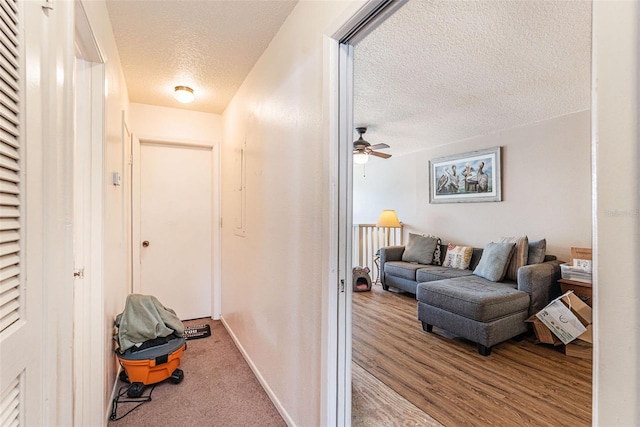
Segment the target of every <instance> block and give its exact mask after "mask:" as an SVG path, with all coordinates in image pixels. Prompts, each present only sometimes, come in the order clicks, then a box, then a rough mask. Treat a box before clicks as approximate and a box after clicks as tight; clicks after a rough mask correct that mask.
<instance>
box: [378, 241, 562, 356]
mask: <svg viewBox="0 0 640 427" xmlns="http://www.w3.org/2000/svg"><path fill="white" fill-rule="evenodd" d="M411 237H412V235H410V242H409V243H408V244H411ZM414 241H415V240H414ZM540 242H543V243H544V245H543V246H542V248H543V249H542V253H540V247H537V248H536V249H533V246H532V247H531V248H532V249H531V251H532V254H533V251H534V250H535V251H536V252H537V253H536V254H535V257H536V260H532V261H533V262H534V263H532V264H527V248H528V246H527V245H529V243H528V239H526V236H525V240H524V242H523V241H520V242H519V243H518V244H515V243H514V244H513V246H510V244H506V243H490V244H488V245H487V246H486V248H488V250H489V251H490V252H491V253H490V254H489V252H488V251H486V250H485V249H486V248H483V249H480V248H473V250H472V253H471V259H470V261H469V266H468V267H467V268H463V269H461V268H452V267H447V266H444V265H438V264H443V260H444V257H445V255H446V254H447V250H448V249H449V248H448V246H447V245H440V244H438V245H437V246H436V247H437V248H439V251H438V250H436V251H435V256H433V257H432V258H430V253H433V252H434V251H432V252H429V251H428V250H427V252H426V255H425V254H424V253H423V254H422V258H423V259H422V260H421V262H416V261H415V260H413V261H407V260H403V258H404V259H407V257H406V253H405V249H406V246H389V247H385V248H381V249H380V278H381V282H382V287H383V289H385V290H389V288H396V289H399V290H402V291H406V292H410V293H412V294H415V295H416V299H417V300H418V318H419V320H420V321H421V322H422V327H423V329H424V330H425V331H426V332H432V328H433V326H436V327H438V328H441V329H444V330H447V331H449V332H451V333H454V334H456V335H458V336H461V337H463V338H466V339H468V340H471V341H473V342H475V343H477V345H478V352H479V353H480V354H482V355H484V356H488V355H489V354H490V353H491V348H492V346H493V345H495V344H498V343H500V342H503V341H506V340H509V339H511V338H514V337H518V336H521V335H522V334H523V333H525V332H527V330H528V324H527V323H525V320H526V319H527V318H528V317H529V316H531V315H532V314H535V313H536V312H538V311H539V310H541V309H542V308H544V307H545V306H546V305H547V304H548V303H549V302H550V301H551V300H552V299H554V298H555V297H556V296H558V295H560V286H559V284H558V282H557V280H558V279H559V278H560V264H562V261H558V260H557V259H556V257H555V256H553V255H546V254H545V253H544V251H545V248H544V247H545V246H546V242H544V241H538V242H535V243H534V244H538V245H539V243H540ZM516 246H519V247H518V251H520V259H519V260H518V262H519V263H520V264H524V265H517V264H513V263H511V261H512V260H513V257H515V256H516V255H515V253H517V251H516ZM509 247H511V252H510V253H509ZM413 248H414V249H415V246H413ZM468 249H470V248H468ZM496 250H497V251H499V252H500V251H501V252H502V253H503V256H504V254H507V255H510V256H509V258H508V259H507V260H506V263H507V264H506V265H505V266H504V267H503V266H502V263H503V262H505V260H504V259H498V258H495V251H496ZM522 251H524V258H522V254H523V252H522ZM467 253H468V251H467ZM483 254H485V258H484V260H483ZM419 258H420V257H419ZM532 258H533V256H532ZM409 259H410V258H409ZM495 259H498V261H495V262H494V260H495ZM429 261H431V262H429ZM514 263H515V261H514ZM497 265H498V266H499V267H498V270H500V271H489V273H487V269H489V270H492V269H493V270H495V267H496V266H497ZM507 267H509V269H512V271H511V272H510V276H511V279H509V278H508V276H509V274H506V269H507ZM503 268H504V270H505V271H504V272H502V270H501V269H503ZM503 276H504V277H503ZM513 279H515V280H513Z"/></svg>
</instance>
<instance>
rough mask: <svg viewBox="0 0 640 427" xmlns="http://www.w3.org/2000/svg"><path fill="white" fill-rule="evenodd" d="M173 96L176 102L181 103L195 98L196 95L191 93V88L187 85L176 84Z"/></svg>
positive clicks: (186, 102)
mask: <svg viewBox="0 0 640 427" xmlns="http://www.w3.org/2000/svg"><path fill="white" fill-rule="evenodd" d="M173 96H174V98H176V99H177V100H178V102H182V103H183V104H188V103H190V102H193V100H194V99H196V96H195V95H194V94H193V89H191V88H190V87H189V86H176V89H175V92H174V93H173Z"/></svg>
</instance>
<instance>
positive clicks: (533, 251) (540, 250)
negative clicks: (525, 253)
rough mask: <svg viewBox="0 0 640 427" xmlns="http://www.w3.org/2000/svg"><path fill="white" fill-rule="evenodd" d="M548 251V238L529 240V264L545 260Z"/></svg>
mask: <svg viewBox="0 0 640 427" xmlns="http://www.w3.org/2000/svg"><path fill="white" fill-rule="evenodd" d="M546 253H547V239H540V240H532V241H530V242H529V259H527V265H532V264H540V263H542V262H544V256H545V255H546Z"/></svg>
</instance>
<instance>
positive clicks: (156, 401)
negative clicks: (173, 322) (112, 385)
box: [109, 319, 286, 427]
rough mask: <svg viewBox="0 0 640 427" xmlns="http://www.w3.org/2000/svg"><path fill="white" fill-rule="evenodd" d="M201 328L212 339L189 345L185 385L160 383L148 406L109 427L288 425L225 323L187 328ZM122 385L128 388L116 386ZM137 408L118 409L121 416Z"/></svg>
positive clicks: (126, 405)
mask: <svg viewBox="0 0 640 427" xmlns="http://www.w3.org/2000/svg"><path fill="white" fill-rule="evenodd" d="M202 323H208V324H210V325H211V336H210V337H208V338H202V339H195V340H189V341H187V350H186V351H185V352H184V353H183V355H182V360H181V364H180V369H182V370H183V371H184V380H183V381H182V382H181V383H180V384H172V383H171V382H169V381H163V382H161V383H158V384H157V385H156V387H155V389H154V390H153V393H152V396H151V397H152V400H151V401H150V402H147V403H144V404H143V405H142V406H140V407H139V408H137V409H135V410H134V411H133V412H131V413H130V414H129V415H127V416H126V417H124V418H123V419H121V420H119V421H111V422H109V426H110V427H123V426H183V427H187V426H225V427H227V426H265V427H268V426H286V423H285V422H284V420H283V419H282V417H281V416H280V414H279V413H278V411H277V410H276V408H275V406H274V405H273V403H272V402H271V400H270V399H269V397H268V396H267V394H266V393H265V391H264V389H263V388H262V386H261V385H260V383H259V382H258V380H257V379H256V377H255V375H254V374H253V372H252V371H251V369H250V368H249V365H247V363H246V362H245V360H244V359H243V358H242V355H241V354H240V352H239V351H238V349H237V348H236V346H235V345H234V343H233V341H232V340H231V337H230V336H229V334H228V333H227V331H226V330H225V328H224V326H222V323H221V322H220V321H213V320H211V319H199V320H192V321H188V322H185V325H194V324H202ZM121 385H125V383H122V382H118V386H121ZM150 388H151V386H148V387H146V388H145V391H144V394H145V395H147V394H148V393H149V389H150ZM133 406H135V404H131V403H123V404H119V405H118V410H117V415H118V416H122V415H124V413H126V412H127V411H128V410H129V409H131V408H132V407H133Z"/></svg>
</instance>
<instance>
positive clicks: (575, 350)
mask: <svg viewBox="0 0 640 427" xmlns="http://www.w3.org/2000/svg"><path fill="white" fill-rule="evenodd" d="M564 354H566V355H567V356H572V357H578V358H580V359H589V360H591V359H593V345H592V344H590V343H588V342H585V341H582V340H575V341H573V342H570V343H569V344H567V345H565V346H564Z"/></svg>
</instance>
